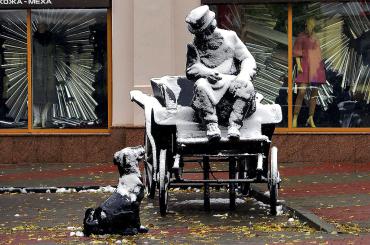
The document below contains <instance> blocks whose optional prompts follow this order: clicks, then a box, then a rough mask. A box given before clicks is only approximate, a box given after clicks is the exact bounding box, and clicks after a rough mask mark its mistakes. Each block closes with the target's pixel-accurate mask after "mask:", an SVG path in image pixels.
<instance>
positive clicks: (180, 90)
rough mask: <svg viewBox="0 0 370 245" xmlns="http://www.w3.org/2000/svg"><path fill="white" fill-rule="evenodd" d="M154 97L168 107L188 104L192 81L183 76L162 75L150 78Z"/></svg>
mask: <svg viewBox="0 0 370 245" xmlns="http://www.w3.org/2000/svg"><path fill="white" fill-rule="evenodd" d="M151 85H152V89H153V95H154V97H155V98H156V99H157V100H158V101H159V102H160V103H161V104H162V106H165V107H166V108H168V109H176V106H177V105H181V106H190V105H191V100H192V98H193V88H194V82H192V81H190V80H188V79H187V78H186V77H184V76H164V77H161V78H152V79H151Z"/></svg>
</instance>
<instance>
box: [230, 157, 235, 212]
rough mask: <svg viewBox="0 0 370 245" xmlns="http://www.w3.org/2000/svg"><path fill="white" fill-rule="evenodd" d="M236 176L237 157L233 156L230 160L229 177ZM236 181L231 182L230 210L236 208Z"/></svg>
mask: <svg viewBox="0 0 370 245" xmlns="http://www.w3.org/2000/svg"><path fill="white" fill-rule="evenodd" d="M235 177H236V159H235V158H234V157H231V158H230V160H229V178H230V179H235ZM235 186H236V184H235V183H229V198H230V210H235V209H236V193H235Z"/></svg>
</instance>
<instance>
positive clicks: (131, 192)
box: [117, 174, 142, 202]
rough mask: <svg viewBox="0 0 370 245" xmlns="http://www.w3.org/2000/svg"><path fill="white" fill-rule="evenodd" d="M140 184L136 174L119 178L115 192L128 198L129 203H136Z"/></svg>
mask: <svg viewBox="0 0 370 245" xmlns="http://www.w3.org/2000/svg"><path fill="white" fill-rule="evenodd" d="M141 185H142V182H141V180H140V178H139V176H138V175H137V174H129V175H124V176H122V177H120V178H119V183H118V187H117V192H118V193H119V194H121V195H122V196H128V197H130V199H131V201H132V202H134V201H136V198H137V195H138V194H139V192H140V186H141Z"/></svg>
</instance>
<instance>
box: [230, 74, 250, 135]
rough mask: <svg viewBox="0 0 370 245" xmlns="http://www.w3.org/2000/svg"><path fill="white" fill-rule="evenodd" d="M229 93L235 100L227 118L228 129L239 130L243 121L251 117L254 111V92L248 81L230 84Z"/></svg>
mask: <svg viewBox="0 0 370 245" xmlns="http://www.w3.org/2000/svg"><path fill="white" fill-rule="evenodd" d="M230 92H231V93H232V94H234V96H235V97H236V99H235V102H234V104H233V110H232V112H231V114H230V118H229V128H231V127H233V128H236V129H239V128H240V127H241V126H242V125H243V119H244V118H245V117H246V116H250V115H252V114H253V112H254V111H255V110H256V106H255V91H254V87H253V84H252V83H251V82H250V81H248V82H245V83H241V82H238V83H235V84H231V86H230Z"/></svg>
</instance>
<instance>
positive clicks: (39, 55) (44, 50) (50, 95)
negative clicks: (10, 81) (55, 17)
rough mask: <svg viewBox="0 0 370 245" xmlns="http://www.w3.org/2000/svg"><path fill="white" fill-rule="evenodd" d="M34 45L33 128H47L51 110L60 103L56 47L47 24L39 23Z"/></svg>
mask: <svg viewBox="0 0 370 245" xmlns="http://www.w3.org/2000/svg"><path fill="white" fill-rule="evenodd" d="M32 43H33V52H32V89H33V126H34V127H40V126H41V127H42V128H45V127H46V126H47V125H46V124H47V121H48V114H49V111H50V108H51V107H52V104H54V103H57V102H58V98H57V90H56V78H55V53H56V46H55V41H54V38H53V35H52V33H51V32H50V31H49V30H48V26H47V24H46V23H44V22H39V24H38V25H37V31H36V32H35V33H34V35H33V42H32Z"/></svg>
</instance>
